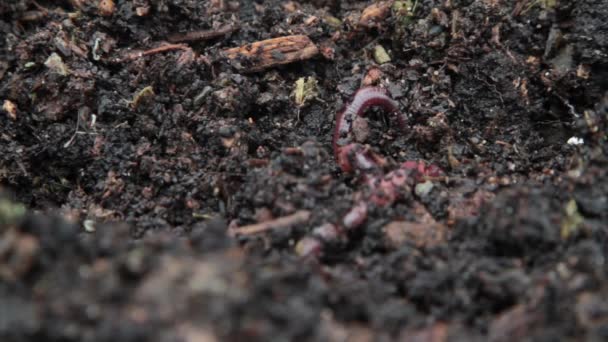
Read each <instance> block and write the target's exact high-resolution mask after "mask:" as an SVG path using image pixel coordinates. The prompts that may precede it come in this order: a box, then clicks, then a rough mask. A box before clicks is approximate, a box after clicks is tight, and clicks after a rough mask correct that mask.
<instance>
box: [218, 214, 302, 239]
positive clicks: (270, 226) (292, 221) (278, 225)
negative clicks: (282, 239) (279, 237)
mask: <svg viewBox="0 0 608 342" xmlns="http://www.w3.org/2000/svg"><path fill="white" fill-rule="evenodd" d="M309 219H310V211H308V210H298V211H296V212H295V213H293V214H291V215H287V216H283V217H280V218H278V219H274V220H270V221H265V222H260V223H256V224H250V225H246V226H241V227H237V228H232V229H230V230H229V232H228V234H230V235H231V236H239V235H255V234H259V233H263V232H265V231H268V230H274V229H282V228H288V227H291V226H293V225H296V224H302V223H306V222H308V220H309Z"/></svg>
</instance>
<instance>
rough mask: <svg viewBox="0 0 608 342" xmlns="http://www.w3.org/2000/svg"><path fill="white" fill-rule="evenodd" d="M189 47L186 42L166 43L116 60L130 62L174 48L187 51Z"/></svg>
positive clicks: (117, 61)
mask: <svg viewBox="0 0 608 342" xmlns="http://www.w3.org/2000/svg"><path fill="white" fill-rule="evenodd" d="M189 49H190V47H188V45H186V44H165V45H161V46H159V47H156V48H153V49H150V50H146V51H134V52H131V53H128V54H126V55H125V56H124V57H122V58H118V59H116V60H115V61H114V62H116V63H121V62H128V61H133V60H136V59H138V58H141V57H144V56H149V55H154V54H157V53H162V52H167V51H174V50H184V51H187V50H189Z"/></svg>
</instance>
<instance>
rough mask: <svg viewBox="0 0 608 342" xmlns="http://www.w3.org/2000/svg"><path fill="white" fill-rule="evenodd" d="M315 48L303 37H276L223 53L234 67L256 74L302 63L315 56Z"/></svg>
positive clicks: (317, 50) (316, 50)
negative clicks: (232, 62) (272, 68)
mask: <svg viewBox="0 0 608 342" xmlns="http://www.w3.org/2000/svg"><path fill="white" fill-rule="evenodd" d="M318 52H319V49H318V48H317V46H316V45H315V44H314V43H313V42H312V41H311V40H310V38H308V37H307V36H305V35H294V36H285V37H278V38H273V39H268V40H262V41H259V42H255V43H251V44H247V45H243V46H241V47H236V48H232V49H228V50H224V51H223V53H222V54H223V55H224V57H226V58H228V59H230V60H232V61H235V62H237V63H234V66H235V67H237V68H239V69H243V70H244V71H249V72H256V71H261V70H264V69H267V68H270V67H273V66H277V65H282V64H288V63H292V62H297V61H302V60H305V59H309V58H311V57H313V56H315V55H316V54H317V53H318Z"/></svg>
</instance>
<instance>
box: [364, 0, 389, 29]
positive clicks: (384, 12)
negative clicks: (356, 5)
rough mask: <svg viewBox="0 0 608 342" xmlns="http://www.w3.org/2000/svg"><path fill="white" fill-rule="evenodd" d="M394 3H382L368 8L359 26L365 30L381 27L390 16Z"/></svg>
mask: <svg viewBox="0 0 608 342" xmlns="http://www.w3.org/2000/svg"><path fill="white" fill-rule="evenodd" d="M393 2H394V1H380V2H377V3H374V4H371V5H369V6H367V7H366V8H365V9H364V10H363V12H362V13H361V18H360V19H359V26H361V27H364V28H373V27H379V26H381V24H382V21H383V20H384V19H385V18H386V17H387V16H388V15H389V14H390V12H391V6H392V5H393Z"/></svg>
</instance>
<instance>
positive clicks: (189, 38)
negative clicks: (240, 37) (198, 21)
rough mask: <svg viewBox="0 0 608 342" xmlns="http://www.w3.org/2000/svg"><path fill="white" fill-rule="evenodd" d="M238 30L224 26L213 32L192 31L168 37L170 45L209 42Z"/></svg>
mask: <svg viewBox="0 0 608 342" xmlns="http://www.w3.org/2000/svg"><path fill="white" fill-rule="evenodd" d="M236 30H238V27H237V26H233V25H224V26H222V27H220V28H218V29H215V30H205V31H194V32H188V33H176V34H173V35H171V36H169V41H170V42H171V43H181V42H195V41H199V40H209V39H214V38H218V37H221V36H224V35H227V34H229V33H232V32H234V31H236Z"/></svg>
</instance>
